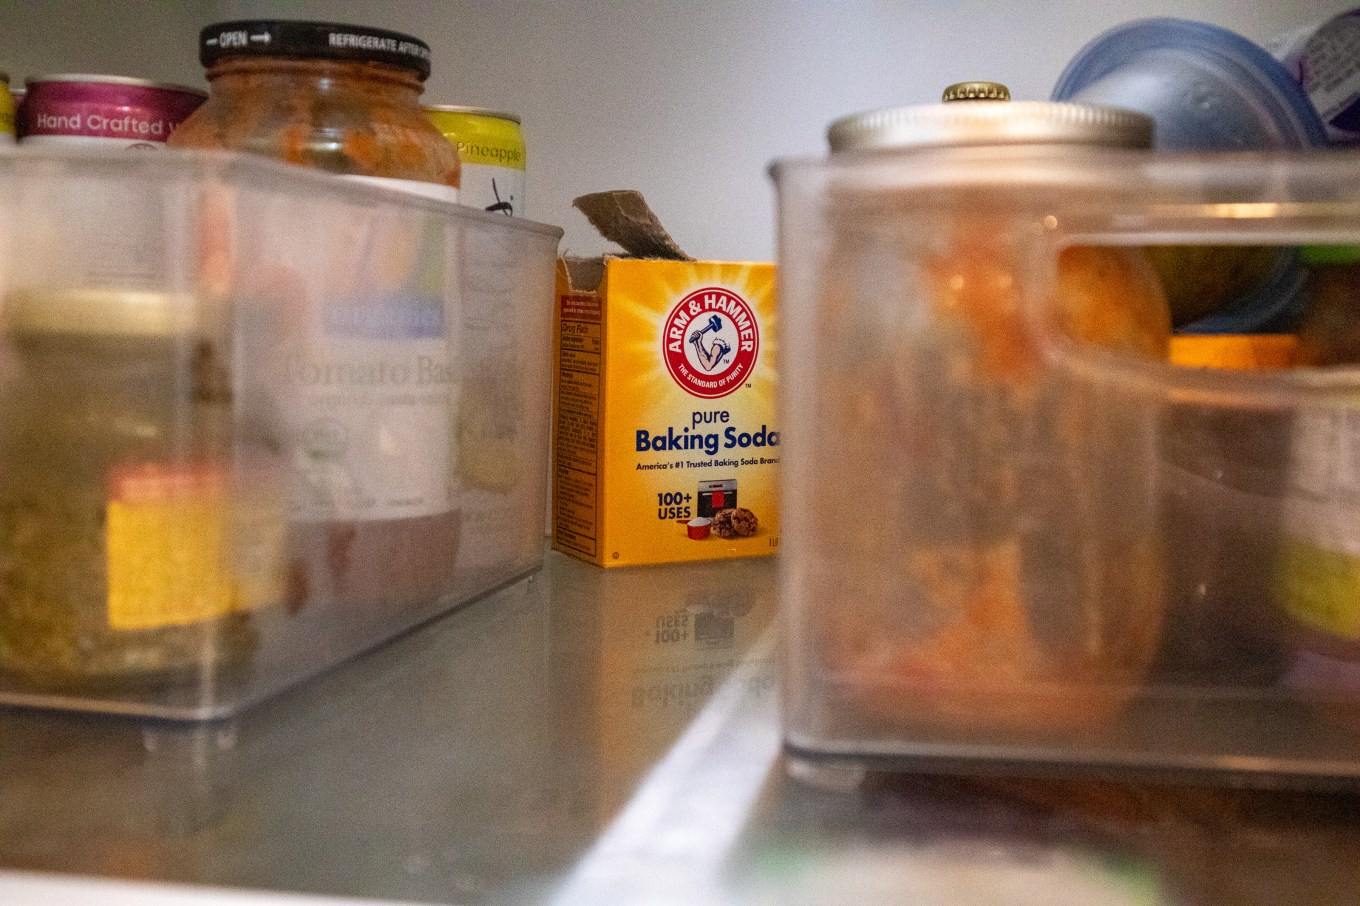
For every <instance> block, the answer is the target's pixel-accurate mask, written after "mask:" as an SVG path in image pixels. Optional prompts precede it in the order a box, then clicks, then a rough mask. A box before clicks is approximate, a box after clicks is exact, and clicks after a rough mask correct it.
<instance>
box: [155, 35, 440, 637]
mask: <svg viewBox="0 0 1360 906" xmlns="http://www.w3.org/2000/svg"><path fill="white" fill-rule="evenodd" d="M200 59H201V61H202V62H203V64H204V65H205V66H206V67H207V77H208V81H209V87H210V91H209V97H208V101H207V102H206V103H205V104H204V105H203V106H202V107H201V108H199V110H198V111H196V112H195V114H194V115H193V116H192V117H190V118H189V119H188V120H186V121H185V122H184V123H183V124H182V125H181V126H180V128H178V129H177V130H176V131H175V133H174V134H173V135H172V136H171V141H170V144H171V145H172V146H175V147H179V148H218V149H227V150H237V151H248V152H255V153H259V154H263V155H266V156H269V157H272V158H276V159H279V160H283V161H287V162H289V163H293V164H299V165H302V166H308V167H314V168H317V169H321V170H326V171H329V172H331V173H336V174H340V175H342V176H344V177H347V178H354V179H362V180H365V181H370V182H374V181H375V182H379V183H383V184H387V185H389V186H391V187H395V188H401V189H404V190H407V191H415V192H419V193H421V194H427V195H433V196H435V197H441V198H444V199H446V200H452V201H456V200H457V187H458V186H459V183H460V179H461V165H460V162H459V156H458V149H457V148H456V146H454V145H453V144H452V143H451V142H449V141H448V139H446V138H445V137H444V135H443V134H442V133H440V131H439V130H438V129H437V128H436V127H435V126H434V124H433V123H432V122H431V121H430V119H429V117H428V116H427V115H426V114H425V112H424V110H423V109H422V108H421V106H420V102H419V98H420V94H421V91H422V85H423V82H424V80H425V79H426V77H427V76H428V75H429V73H430V49H429V47H428V46H427V45H426V44H425V43H424V42H422V41H420V40H418V39H416V38H413V37H410V36H409V35H403V34H399V33H397V32H391V31H385V30H382V29H375V28H368V27H363V26H353V25H341V24H334V23H326V22H297V21H277V20H264V21H260V20H252V21H237V22H226V23H222V24H219V25H212V26H209V27H207V28H205V29H204V30H203V32H202V33H201V35H200ZM403 213H404V212H403V211H401V210H400V208H398V207H396V206H395V205H387V206H381V207H375V208H374V209H373V213H372V217H371V219H369V220H364V221H362V222H360V221H356V222H354V223H352V224H350V225H349V226H350V229H351V232H352V234H353V235H354V236H355V237H359V238H361V239H362V240H363V242H364V243H365V244H366V245H365V246H364V247H366V248H368V249H369V251H370V253H371V254H372V255H374V256H376V257H378V258H384V259H387V260H388V261H389V263H390V264H391V268H390V271H391V272H390V273H385V274H383V275H381V276H382V277H383V279H384V280H386V281H387V284H385V285H384V286H383V287H379V286H377V285H375V284H374V282H373V281H374V277H375V274H374V273H372V269H371V268H370V269H368V270H364V269H362V268H356V267H355V266H354V262H353V261H351V260H348V259H338V260H335V261H334V262H332V264H331V265H330V267H331V268H333V269H334V271H335V272H336V273H338V274H342V275H345V276H343V277H342V278H341V282H344V281H345V280H347V279H348V280H353V281H355V283H356V285H358V286H360V287H361V288H362V290H363V291H362V292H360V293H359V294H358V295H357V296H355V297H354V298H349V299H344V300H340V299H337V298H334V297H326V294H325V293H323V292H319V291H311V290H308V291H304V292H302V294H301V295H300V296H299V297H298V298H294V299H292V301H291V303H290V302H286V301H285V296H286V293H283V294H279V295H276V296H275V297H274V298H273V299H272V302H273V304H274V305H275V306H277V307H279V308H284V307H287V306H288V305H292V306H293V308H294V309H295V312H294V313H296V312H300V311H303V310H308V311H310V312H311V313H312V316H314V320H311V321H309V322H308V323H309V326H308V328H307V329H306V330H305V331H304V333H305V337H303V338H293V339H290V338H289V337H287V336H285V335H283V334H280V335H279V336H278V338H277V339H278V342H279V344H280V347H279V349H278V350H277V352H278V354H279V355H280V356H281V357H282V358H284V359H287V360H289V361H290V362H292V363H293V371H291V372H289V374H288V375H286V376H285V377H283V378H282V379H280V380H278V381H277V382H276V384H275V385H274V387H273V390H272V391H271V392H273V393H274V394H275V398H274V400H273V404H274V405H276V406H277V407H278V410H279V411H280V412H282V413H284V419H285V421H286V422H287V424H286V426H285V432H286V434H287V435H288V437H289V443H290V447H291V449H290V456H291V461H292V464H293V476H292V480H291V484H292V487H291V494H290V497H291V522H290V531H289V543H290V549H291V563H290V565H289V607H290V609H291V610H293V611H294V612H297V611H302V610H303V609H304V608H305V609H306V610H307V613H308V614H310V615H311V618H313V619H316V620H318V621H321V622H322V623H324V624H325V625H327V626H328V627H333V626H334V625H335V623H336V622H337V620H338V621H340V622H344V621H346V620H352V621H356V625H361V626H362V629H361V630H360V631H358V633H357V635H360V636H362V635H364V634H372V633H373V632H374V631H375V630H374V629H373V623H372V621H374V620H377V621H382V620H389V619H390V620H394V621H400V620H402V619H403V618H402V617H401V616H400V614H402V613H408V614H409V612H410V610H411V609H412V608H417V607H422V606H428V605H429V604H430V603H431V602H433V601H434V600H435V599H437V598H438V596H440V595H442V594H445V593H447V592H448V591H449V590H450V588H451V582H452V581H453V573H454V569H455V565H456V564H455V560H456V556H455V555H456V551H457V547H458V541H459V539H460V537H461V532H462V522H461V513H460V511H459V509H458V507H457V501H456V500H454V494H455V488H454V483H455V479H454V476H453V475H452V473H451V469H450V468H449V467H448V466H447V463H448V461H449V459H450V455H451V450H450V448H451V440H450V438H451V436H452V429H451V428H450V426H449V424H448V422H449V420H450V418H451V415H450V413H451V412H452V410H453V406H454V400H453V398H452V396H451V394H453V393H454V388H453V387H452V385H451V383H449V382H447V381H443V382H441V383H439V391H440V392H442V393H444V394H446V396H445V397H444V398H442V399H435V398H433V397H430V398H429V399H427V395H423V394H406V395H405V396H407V397H408V398H409V401H408V402H405V403H402V402H394V401H389V402H383V403H381V404H378V403H375V402H373V401H372V399H371V398H370V396H369V395H367V394H365V393H337V392H335V390H334V388H332V387H331V386H329V384H328V383H327V382H328V380H329V378H326V377H324V375H326V374H328V372H327V371H326V368H327V364H326V363H327V362H328V361H330V360H332V359H334V360H346V361H359V360H366V359H364V357H365V356H369V357H379V358H382V359H383V360H388V359H390V358H391V357H393V356H396V357H398V358H400V359H401V360H402V361H403V363H404V364H405V365H409V366H410V367H411V368H412V369H418V368H419V367H420V364H421V363H422V362H434V363H437V365H436V370H439V369H440V368H443V369H447V368H448V367H449V366H448V364H447V363H448V360H449V357H450V355H451V353H450V343H451V342H453V341H455V340H456V339H457V338H456V337H454V336H453V334H454V332H455V331H456V330H457V329H458V325H457V324H456V323H455V322H453V321H448V322H446V321H445V320H444V311H443V301H444V297H445V296H447V294H448V293H450V292H452V285H453V282H454V281H455V280H456V279H457V277H456V274H453V273H450V272H448V271H446V270H445V267H444V266H445V262H446V259H445V251H444V247H445V243H446V240H447V237H446V236H445V235H444V233H443V228H442V224H440V223H439V222H437V221H436V220H435V219H434V218H433V216H431V215H413V219H411V220H410V222H407V219H406V218H404V217H403V216H402V215H403ZM214 231H215V232H223V233H225V232H229V230H227V229H225V228H223V229H215V230H214ZM296 242H297V243H298V245H297V250H296V252H290V253H289V254H290V255H291V256H292V257H294V258H296V259H299V260H303V259H306V258H307V256H309V255H316V254H324V252H322V251H320V250H319V248H318V243H317V242H316V241H314V239H313V237H309V236H306V235H302V236H299V237H297V239H296ZM285 257H288V256H287V255H285ZM332 282H334V281H332ZM425 282H428V283H429V284H430V285H429V286H423V285H420V284H423V283H425ZM301 283H305V281H301ZM234 291H235V292H237V293H238V294H239V293H242V292H245V293H246V295H249V294H250V291H249V290H244V289H243V287H241V286H237V287H235V289H234ZM330 292H331V293H332V294H333V293H335V292H336V290H335V288H334V286H332V288H331V289H330ZM266 295H267V293H266ZM259 301H261V300H259V299H256V300H253V301H251V300H247V299H244V298H237V299H236V300H235V302H236V303H237V304H247V305H248V304H254V302H259ZM265 304H269V302H265ZM324 306H331V307H332V309H331V314H330V315H326V314H324V313H322V312H321V309H322V308H323V307H324ZM340 309H343V312H342V313H341V314H340V315H339V316H338V317H339V318H340V319H341V321H343V322H344V323H339V322H337V321H336V317H337V316H336V315H335V311H337V310H340ZM366 309H367V310H366ZM431 313H433V314H434V317H433V318H431V317H429V316H430V315H431ZM328 318H329V320H328ZM365 324H367V325H369V326H370V327H371V326H372V325H373V324H378V325H381V327H380V328H375V329H374V330H369V329H368V328H363V329H359V328H356V327H354V326H353V325H361V326H362V325H365ZM412 325H415V327H412ZM317 375H322V376H323V377H322V378H320V379H318V378H317ZM318 425H322V426H324V427H325V430H318ZM332 435H335V436H332ZM354 476H362V477H357V478H355V477H354ZM351 478H353V481H351ZM332 606H337V607H339V608H341V609H342V610H344V611H345V616H343V617H337V615H336V614H335V613H334V612H333V611H332V610H331V609H330V608H331V607H332ZM394 614H396V615H397V616H394ZM360 621H361V622H360ZM393 625H396V622H394V623H393Z"/></svg>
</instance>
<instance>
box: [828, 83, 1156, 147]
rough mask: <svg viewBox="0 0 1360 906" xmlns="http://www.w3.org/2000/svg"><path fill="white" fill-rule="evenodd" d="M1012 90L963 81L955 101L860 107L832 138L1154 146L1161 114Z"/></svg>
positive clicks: (949, 92) (857, 143) (954, 91)
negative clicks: (1017, 94) (1014, 96)
mask: <svg viewBox="0 0 1360 906" xmlns="http://www.w3.org/2000/svg"><path fill="white" fill-rule="evenodd" d="M1003 93H1004V95H1005V97H1002V96H1001V95H1002V94H1003ZM1009 96H1010V91H1009V90H1007V89H1006V86H1004V85H1000V84H998V83H996V82H960V83H958V84H956V85H951V86H949V88H947V89H945V100H946V101H949V103H943V104H923V105H918V106H912V107H889V108H884V109H881V110H870V111H867V112H865V113H856V114H852V115H850V116H846V117H842V118H841V119H838V120H836V121H835V122H833V123H832V124H831V126H830V127H829V128H828V129H827V139H828V141H829V142H830V144H831V150H832V151H833V152H842V151H886V150H890V149H897V148H928V147H950V146H965V145H1092V146H1099V147H1109V148H1151V147H1152V130H1153V120H1152V117H1150V116H1146V115H1145V114H1142V113H1137V112H1135V111H1132V110H1123V109H1120V108H1117V107H1099V106H1096V105H1094V104H1077V103H1072V102H1057V101H1009V100H1005V98H1007V97H1009Z"/></svg>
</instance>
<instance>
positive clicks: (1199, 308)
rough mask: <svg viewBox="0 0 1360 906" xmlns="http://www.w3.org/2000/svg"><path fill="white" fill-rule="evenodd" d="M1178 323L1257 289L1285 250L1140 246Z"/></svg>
mask: <svg viewBox="0 0 1360 906" xmlns="http://www.w3.org/2000/svg"><path fill="white" fill-rule="evenodd" d="M1146 252H1147V256H1148V260H1149V261H1151V262H1152V266H1153V268H1155V269H1156V271H1157V275H1158V276H1159V277H1160V278H1161V280H1162V288H1163V289H1164V290H1165V291H1166V300H1167V303H1168V304H1169V305H1170V306H1171V323H1172V324H1173V325H1174V326H1176V327H1180V326H1182V325H1184V324H1189V323H1190V322H1192V321H1197V320H1199V319H1200V318H1203V317H1206V316H1208V315H1211V314H1214V313H1216V312H1220V311H1224V310H1227V309H1230V308H1231V307H1232V305H1233V303H1235V302H1237V301H1238V300H1240V299H1242V298H1244V297H1246V296H1247V295H1249V294H1250V293H1252V292H1254V291H1256V290H1259V289H1260V288H1261V287H1263V286H1265V285H1266V282H1267V281H1268V280H1270V278H1271V277H1272V276H1274V274H1275V272H1276V271H1277V270H1278V269H1279V267H1280V264H1281V262H1282V261H1283V260H1284V258H1285V257H1286V256H1287V255H1288V254H1289V252H1288V250H1287V249H1284V248H1281V247H1279V246H1269V245H1262V246H1257V245H1150V246H1147V247H1146Z"/></svg>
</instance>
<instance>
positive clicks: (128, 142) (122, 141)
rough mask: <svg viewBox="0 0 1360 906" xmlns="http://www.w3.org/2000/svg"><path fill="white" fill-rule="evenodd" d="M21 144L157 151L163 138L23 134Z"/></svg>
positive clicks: (162, 143)
mask: <svg viewBox="0 0 1360 906" xmlns="http://www.w3.org/2000/svg"><path fill="white" fill-rule="evenodd" d="M19 144H21V145H25V146H27V145H43V146H44V147H47V148H72V149H85V150H89V151H107V150H108V149H110V148H127V149H129V150H133V151H157V150H160V149H161V148H164V147H165V144H164V140H159V141H147V140H146V139H140V138H102V137H100V136H96V135H25V136H24V137H23V138H22V139H21V140H20V142H19Z"/></svg>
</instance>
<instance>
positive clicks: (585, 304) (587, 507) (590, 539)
mask: <svg viewBox="0 0 1360 906" xmlns="http://www.w3.org/2000/svg"><path fill="white" fill-rule="evenodd" d="M558 301H559V303H560V309H559V312H558V315H559V334H558V350H557V375H556V387H557V394H556V399H557V409H556V412H555V414H554V417H555V419H556V426H555V429H554V433H555V437H556V448H555V449H556V451H557V455H556V459H555V465H554V468H553V487H554V489H555V490H554V495H555V496H554V506H553V533H554V536H555V537H557V538H559V539H560V540H561V543H562V544H564V545H567V546H570V547H572V548H574V549H575V550H577V551H580V552H581V553H582V554H585V555H586V556H589V557H594V556H595V555H596V551H597V547H596V541H597V540H598V539H597V531H596V518H597V515H598V514H597V512H596V494H597V492H598V490H599V466H600V448H599V427H598V426H599V419H600V403H601V398H600V396H601V390H602V389H603V385H602V383H601V376H602V374H603V371H604V367H603V366H604V323H603V319H602V318H601V312H600V300H599V299H598V298H596V297H593V296H587V295H563V296H561V297H560V298H559V300H558Z"/></svg>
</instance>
